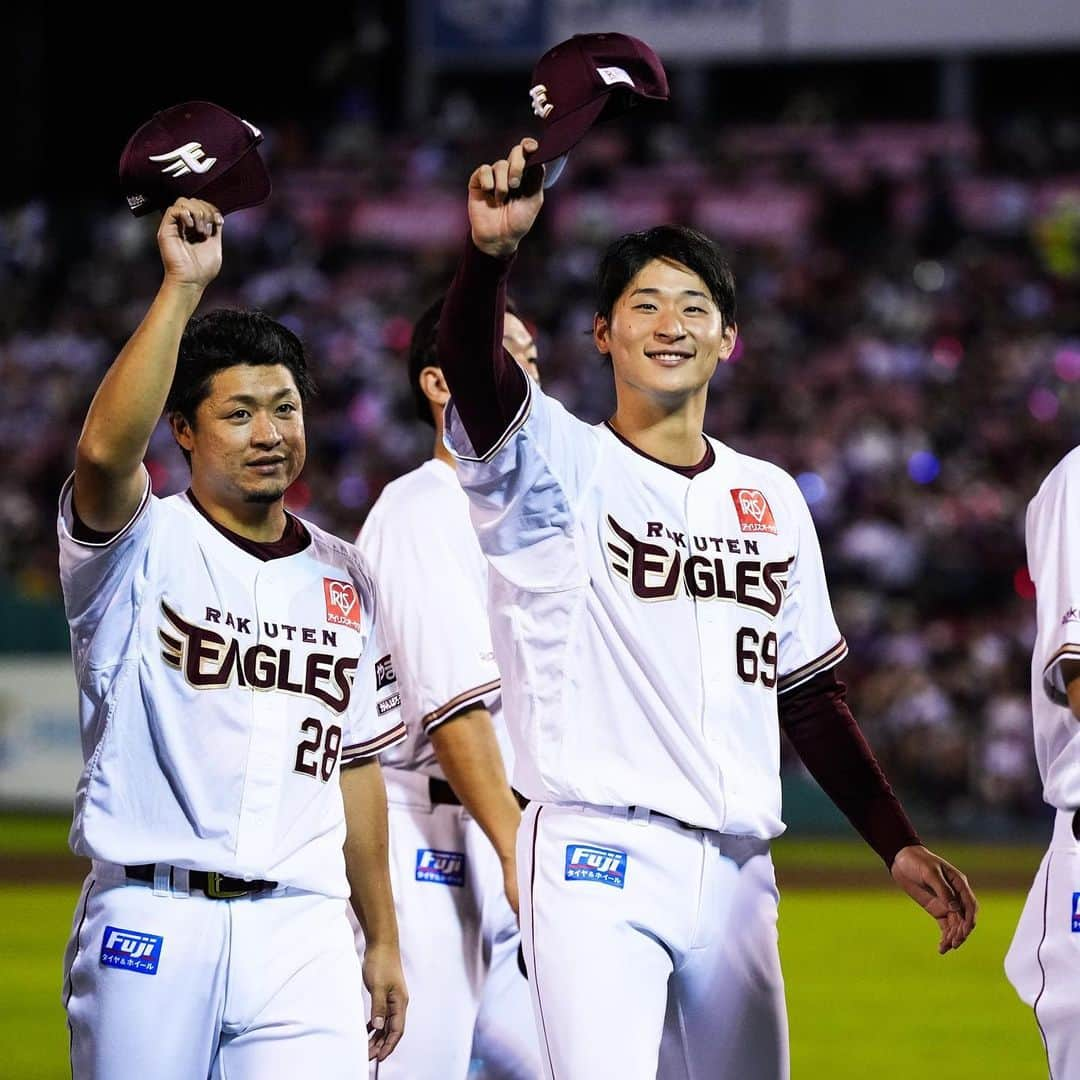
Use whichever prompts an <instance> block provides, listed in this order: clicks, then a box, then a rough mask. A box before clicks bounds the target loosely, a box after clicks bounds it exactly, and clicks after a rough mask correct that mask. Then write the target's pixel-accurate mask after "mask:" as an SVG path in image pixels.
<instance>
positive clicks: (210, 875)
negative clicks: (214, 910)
mask: <svg viewBox="0 0 1080 1080" xmlns="http://www.w3.org/2000/svg"><path fill="white" fill-rule="evenodd" d="M225 876H226V875H224V874H219V873H218V872H217V871H216V870H207V872H206V895H207V896H208V897H209V898H210V899H211V900H235V899H236V898H237V897H238V896H247V894H248V893H249V892H251V890H250V889H248V888H243V889H223V888H222V887H221V879H222V878H223V877H225Z"/></svg>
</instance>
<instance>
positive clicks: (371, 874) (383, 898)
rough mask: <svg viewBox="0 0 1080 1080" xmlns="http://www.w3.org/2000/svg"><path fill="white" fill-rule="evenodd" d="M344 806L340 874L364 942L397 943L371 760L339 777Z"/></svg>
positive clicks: (382, 791) (375, 767) (379, 780)
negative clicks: (346, 884)
mask: <svg viewBox="0 0 1080 1080" xmlns="http://www.w3.org/2000/svg"><path fill="white" fill-rule="evenodd" d="M341 794H342V799H343V800H344V803H345V828H346V833H345V849H344V850H345V873H346V875H347V877H348V879H349V893H350V902H351V903H352V907H353V911H354V912H355V913H356V918H357V920H358V921H359V923H360V928H361V929H362V930H363V932H364V940H365V941H366V942H367V943H368V944H369V945H370V944H373V943H376V942H377V943H379V944H392V945H394V946H396V945H397V942H398V928H397V917H396V916H395V914H394V895H393V891H392V890H391V887H390V862H389V849H390V845H389V842H388V838H387V825H386V785H385V784H384V783H383V777H382V770H381V769H380V768H379V763H378V762H377V761H374V760H370V761H365V762H364V763H363V764H361V765H354V766H352V767H351V768H348V769H345V770H343V771H342V773H341Z"/></svg>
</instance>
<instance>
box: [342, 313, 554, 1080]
mask: <svg viewBox="0 0 1080 1080" xmlns="http://www.w3.org/2000/svg"><path fill="white" fill-rule="evenodd" d="M441 308H442V301H441V300H440V301H437V302H436V303H435V304H433V305H431V306H430V307H429V308H428V309H427V310H426V311H425V312H424V313H423V314H422V315H421V316H420V318H419V319H418V320H417V322H416V325H415V327H414V329H413V336H412V343H411V345H410V349H409V381H410V385H411V388H412V393H413V398H414V402H415V408H416V413H417V415H418V417H419V418H420V419H422V420H424V421H425V422H426V423H428V424H431V425H432V426H433V427H434V429H435V442H434V454H433V456H432V458H431V460H430V461H427V462H425V463H424V464H423V465H421V466H420V467H419V468H418V469H414V470H413V471H412V472H410V473H407V474H406V475H404V476H402V477H399V478H398V479H397V480H394V481H393V482H391V483H390V484H388V485H387V486H386V487H385V488H384V489H383V492H382V494H381V495H380V496H379V498H378V500H377V501H376V503H375V505H374V506H373V507H372V510H371V513H370V514H369V515H368V517H367V520H366V521H365V522H364V526H363V528H362V529H361V530H360V535H359V537H358V538H357V546H358V547H359V548H360V551H361V552H362V554H363V555H364V557H365V559H366V561H367V563H368V565H369V566H370V567H371V572H372V575H373V576H374V578H375V581H376V585H377V586H378V588H379V594H380V597H381V598H382V605H381V607H380V615H381V617H382V622H381V626H382V631H383V634H384V640H385V642H386V645H387V647H388V649H389V651H390V653H391V655H392V656H393V658H394V669H395V672H396V675H397V679H398V681H399V683H400V686H401V699H402V715H403V717H404V719H405V722H406V726H407V728H408V730H409V738H408V740H407V741H406V742H404V743H402V744H401V745H400V746H397V747H395V748H394V749H393V750H391V751H389V752H388V753H387V754H385V755H383V758H382V765H383V771H384V776H385V779H386V788H387V797H388V800H389V807H390V867H391V878H392V883H393V889H394V897H395V901H396V904H397V914H398V924H399V926H400V935H401V955H402V964H403V966H404V969H405V977H406V979H407V980H408V983H409V987H410V990H411V994H412V997H411V1004H410V1011H409V1035H408V1037H407V1038H406V1039H405V1040H404V1041H403V1042H402V1043H401V1046H400V1047H399V1049H398V1050H397V1052H396V1053H395V1054H394V1057H393V1058H392V1059H391V1060H390V1061H388V1062H386V1064H384V1065H382V1066H380V1069H379V1077H380V1080H392V1078H393V1077H401V1078H402V1080H425V1078H430V1080H465V1077H466V1075H467V1074H469V1059H470V1049H471V1048H473V1047H474V1042H475V1052H474V1056H475V1058H476V1059H477V1061H478V1062H482V1063H483V1066H482V1071H481V1072H479V1073H477V1072H475V1071H474V1072H473V1073H472V1074H470V1075H473V1076H483V1077H486V1078H491V1080H494V1078H496V1077H500V1078H505V1080H532V1078H534V1077H538V1076H539V1075H540V1060H539V1048H538V1045H537V1040H536V1033H535V1030H534V1028H533V1022H532V1011H531V1005H530V1002H529V990H528V986H527V985H526V982H525V979H524V978H523V977H522V975H521V972H520V971H519V970H518V964H517V953H518V945H519V942H520V932H519V930H518V924H517V917H516V914H515V911H516V908H517V875H516V864H515V854H514V848H515V841H516V837H517V830H518V825H519V824H520V822H521V810H520V808H519V806H518V802H517V799H516V798H515V796H514V794H513V792H512V791H511V790H510V786H509V784H508V783H507V780H506V772H505V769H504V758H505V757H506V755H507V753H508V750H509V746H508V743H507V740H506V735H505V727H504V724H503V722H502V717H501V708H500V694H499V672H498V669H497V668H496V667H495V659H494V655H493V652H492V646H491V632H490V629H489V627H488V621H487V608H486V603H487V569H486V564H485V562H484V557H483V555H482V553H481V551H480V548H479V545H478V544H477V541H476V535H475V533H474V532H473V529H472V526H471V524H470V522H469V503H468V499H467V498H466V497H465V494H464V492H463V491H462V490H461V486H460V484H458V482H457V479H456V477H455V476H454V459H453V457H452V456H451V454H450V453H449V451H448V450H447V449H446V447H445V446H444V445H443V409H444V407H445V404H446V401H447V399H448V398H449V396H450V394H449V391H448V390H447V388H446V382H445V380H444V379H443V376H442V372H441V371H440V369H439V365H438V357H437V355H436V352H435V334H436V328H437V325H438V318H439V312H440V310H441ZM503 344H504V345H505V347H506V348H507V349H508V351H509V352H510V354H511V355H512V356H513V357H514V359H515V360H516V361H517V362H518V363H519V364H521V365H522V367H523V368H524V369H525V370H527V371H528V372H529V374H530V375H531V376H532V377H533V378H536V377H537V370H536V345H535V343H534V342H533V339H532V336H531V334H530V333H529V331H528V329H527V328H526V326H525V324H524V323H523V322H522V321H521V320H520V319H519V318H517V317H516V316H515V315H513V314H507V316H506V320H505V325H504V335H503ZM508 898H509V902H508ZM511 905H512V907H511ZM357 945H358V948H360V950H361V954H362V951H363V939H362V935H361V936H359V937H358V942H357ZM474 1036H475V1038H474Z"/></svg>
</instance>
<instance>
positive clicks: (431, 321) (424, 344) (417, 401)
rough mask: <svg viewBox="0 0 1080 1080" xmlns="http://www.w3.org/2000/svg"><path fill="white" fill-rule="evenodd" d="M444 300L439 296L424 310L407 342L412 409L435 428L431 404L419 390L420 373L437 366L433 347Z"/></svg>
mask: <svg viewBox="0 0 1080 1080" xmlns="http://www.w3.org/2000/svg"><path fill="white" fill-rule="evenodd" d="M444 299H445V298H444V297H442V296H440V297H439V299H438V300H436V301H434V302H433V303H431V304H428V306H427V307H426V308H424V310H423V311H422V312H421V314H420V316H419V318H418V319H417V320H416V322H415V323H413V332H412V339H411V340H410V341H409V389H410V390H411V391H412V396H413V407H414V408H415V410H416V415H417V416H418V417H419V418H420V419H421V420H423V421H424V423H425V424H430V425H431V426H432V427H434V426H435V418H434V417H433V416H432V415H431V402H430V401H428V397H427V394H425V393H424V391H423V390H422V389H421V388H420V372H421V371H423V370H424V368H426V367H438V366H439V362H438V361H437V360H436V359H435V346H436V344H437V342H438V337H439V316H440V315H441V314H442V306H443V300H444Z"/></svg>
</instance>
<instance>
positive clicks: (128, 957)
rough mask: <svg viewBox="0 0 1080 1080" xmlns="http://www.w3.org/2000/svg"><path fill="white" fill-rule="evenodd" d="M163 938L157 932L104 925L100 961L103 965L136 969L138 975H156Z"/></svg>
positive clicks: (128, 969)
mask: <svg viewBox="0 0 1080 1080" xmlns="http://www.w3.org/2000/svg"><path fill="white" fill-rule="evenodd" d="M164 940H165V939H164V938H162V937H160V936H158V935H157V934H144V933H142V931H140V930H121V929H120V927H118V926H106V927H105V934H104V936H103V937H102V939H101V962H102V964H103V965H104V966H105V967H113V968H123V969H124V970H125V971H137V972H139V974H140V975H156V974H157V969H158V961H159V960H160V959H161V945H162V942H163V941H164Z"/></svg>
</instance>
